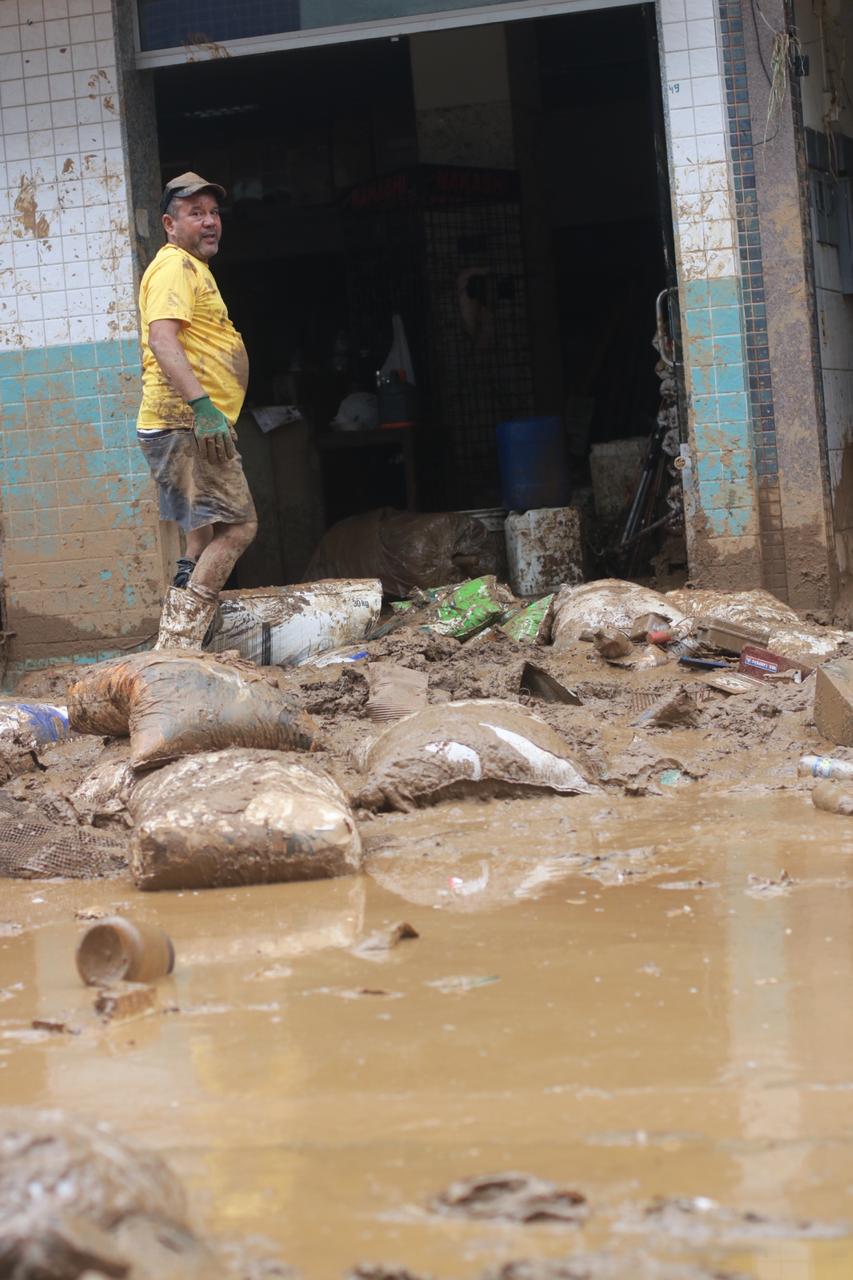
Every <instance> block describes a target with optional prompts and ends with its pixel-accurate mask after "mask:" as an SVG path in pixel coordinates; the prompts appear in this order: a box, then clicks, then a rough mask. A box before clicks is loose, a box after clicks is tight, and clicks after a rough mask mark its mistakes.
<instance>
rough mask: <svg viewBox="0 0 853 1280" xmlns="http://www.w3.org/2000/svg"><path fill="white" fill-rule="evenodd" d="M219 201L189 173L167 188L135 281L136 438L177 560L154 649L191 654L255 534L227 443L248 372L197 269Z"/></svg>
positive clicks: (238, 341) (209, 278)
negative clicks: (147, 259) (177, 534)
mask: <svg viewBox="0 0 853 1280" xmlns="http://www.w3.org/2000/svg"><path fill="white" fill-rule="evenodd" d="M224 195H225V191H224V189H223V188H222V187H220V186H219V185H218V184H217V183H215V182H207V181H206V180H205V179H204V178H201V177H199V175H198V174H197V173H182V174H181V175H180V177H178V178H173V179H172V181H171V182H169V183H167V185H166V189H165V191H164V192H163V199H162V202H161V206H160V207H161V213H162V217H163V229H164V231H165V233H166V240H167V243H166V244H165V245H164V246H163V248H162V249H161V250H160V252H159V253H158V254H157V256H156V257H155V258H154V260H153V262H152V263H151V264H150V265H149V267H148V268H147V270H146V272H145V274H144V275H143V277H142V283H141V285H140V289H139V312H140V318H141V323H142V404H141V406H140V409H139V417H138V420H137V424H136V429H137V439H138V441H139V444H140V446H141V448H142V451H143V453H144V454H145V457H146V459H147V461H148V465H149V467H150V468H151V474H152V475H153V477H154V479H155V480H156V482H157V487H158V490H159V496H160V518H161V519H162V520H175V521H177V523H178V524H179V525H180V527H181V528H182V529H183V531H184V533H185V535H186V544H187V553H186V557H185V558H183V559H182V561H181V568H182V572H179V574H178V577H177V578H176V579H175V582H176V583H179V584H180V585H173V586H172V587H171V588H170V590H169V593H168V595H167V597H166V600H165V603H164V605H163V612H162V614H161V617H160V632H159V635H158V637H157V645H156V648H158V649H165V648H180V649H200V648H201V647H202V641H203V639H204V635H205V632H206V631H207V628H208V626H209V625H210V623H211V621H212V619H213V615H214V613H215V612H216V602H217V599H218V597H219V592H220V591H221V589H222V587H223V586H224V585H225V582H226V580H227V578H228V575H229V574H230V573H231V570H232V569H233V567H234V565H235V564H236V562H237V560H238V559H239V557H240V556H241V555H242V553H243V552H244V551H245V550H246V548H247V547H248V546H249V544H250V542H251V541H252V539H253V538H254V536H255V533H256V531H257V520H256V516H255V507H254V503H253V502H252V495H251V493H250V492H249V486H248V484H247V483H246V477H245V475H244V474H243V467H242V464H241V462H240V455H239V454H238V453H237V451H236V449H235V447H234V442H235V440H236V435H235V433H234V423H235V422H236V421H237V418H238V417H239V415H240V410H241V408H242V407H243V399H244V397H245V394H246V386H247V383H248V378H249V361H248V357H247V355H246V348H245V347H244V346H243V339H242V338H241V337H240V335H239V333H238V332H237V330H236V329H235V328H234V325H233V324H232V323H231V320H230V319H229V317H228V311H227V310H226V307H225V303H224V302H223V301H222V297H221V295H220V293H219V289H218V288H217V286H216V281H215V280H214V278H213V275H212V273H211V271H210V268H209V267H208V265H207V264H208V262H209V261H210V259H211V258H213V257H214V255H215V254H216V253H217V251H218V249H219V240H220V237H221V235H222V222H221V219H220V215H219V199H220V198H221V197H223V196H224Z"/></svg>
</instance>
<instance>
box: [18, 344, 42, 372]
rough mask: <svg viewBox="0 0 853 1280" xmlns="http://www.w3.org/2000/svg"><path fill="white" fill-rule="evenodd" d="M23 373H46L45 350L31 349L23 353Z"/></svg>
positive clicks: (39, 348) (40, 348)
mask: <svg viewBox="0 0 853 1280" xmlns="http://www.w3.org/2000/svg"><path fill="white" fill-rule="evenodd" d="M22 354H23V365H24V373H46V372H47V348H46V347H31V348H30V349H29V350H27V351H24V352H23V353H22Z"/></svg>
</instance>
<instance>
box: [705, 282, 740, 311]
mask: <svg viewBox="0 0 853 1280" xmlns="http://www.w3.org/2000/svg"><path fill="white" fill-rule="evenodd" d="M708 298H709V300H710V303H711V306H712V307H732V306H736V305H737V303H738V302H739V301H740V292H739V287H738V278H737V276H724V277H723V278H722V279H721V280H709V281H708Z"/></svg>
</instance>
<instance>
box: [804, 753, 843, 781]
mask: <svg viewBox="0 0 853 1280" xmlns="http://www.w3.org/2000/svg"><path fill="white" fill-rule="evenodd" d="M797 773H798V774H799V776H800V777H801V778H853V760H836V759H835V758H834V757H833V756H801V757H800V762H799V764H798V765H797Z"/></svg>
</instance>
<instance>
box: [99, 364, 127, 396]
mask: <svg viewBox="0 0 853 1280" xmlns="http://www.w3.org/2000/svg"><path fill="white" fill-rule="evenodd" d="M123 391H124V382H123V380H122V370H121V366H120V365H116V366H115V367H113V368H107V369H105V368H104V367H103V366H102V367H101V368H100V369H99V371H98V392H99V394H100V395H102V396H113V395H120V394H121V393H122V392H123Z"/></svg>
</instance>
